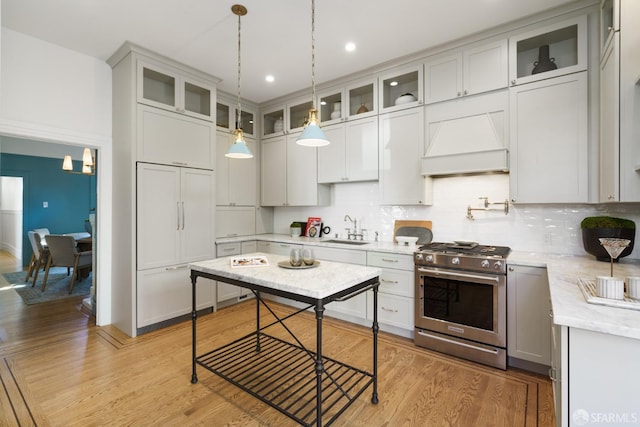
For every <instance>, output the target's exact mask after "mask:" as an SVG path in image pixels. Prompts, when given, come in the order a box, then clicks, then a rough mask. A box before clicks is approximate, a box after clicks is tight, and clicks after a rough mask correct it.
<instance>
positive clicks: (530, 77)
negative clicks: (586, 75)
mask: <svg viewBox="0 0 640 427" xmlns="http://www.w3.org/2000/svg"><path fill="white" fill-rule="evenodd" d="M586 69H587V17H586V15H583V16H580V17H577V18H573V19H570V20H567V21H562V22H558V23H555V24H551V25H548V26H546V27H542V28H537V29H535V30H532V31H529V32H527V33H524V34H520V35H518V36H515V37H511V38H510V39H509V82H510V84H511V86H515V85H519V84H524V83H530V82H533V81H537V80H542V79H548V78H551V77H558V76H562V75H565V74H570V73H576V72H578V71H585V70H586Z"/></svg>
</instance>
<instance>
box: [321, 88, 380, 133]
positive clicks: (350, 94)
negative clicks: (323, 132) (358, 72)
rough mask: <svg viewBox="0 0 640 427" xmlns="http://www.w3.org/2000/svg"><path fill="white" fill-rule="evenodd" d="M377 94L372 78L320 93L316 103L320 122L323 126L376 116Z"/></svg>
mask: <svg viewBox="0 0 640 427" xmlns="http://www.w3.org/2000/svg"><path fill="white" fill-rule="evenodd" d="M377 93H378V92H377V81H376V79H375V78H373V77H372V78H369V79H364V80H358V81H355V82H352V83H350V84H349V85H347V86H343V87H336V88H332V89H327V90H325V91H323V92H321V93H320V94H319V95H318V103H317V106H318V107H317V108H318V114H319V116H318V117H319V118H320V122H321V123H322V125H323V126H324V125H330V124H334V123H339V122H343V121H346V120H353V119H361V118H364V117H369V116H375V115H377V114H378V98H377Z"/></svg>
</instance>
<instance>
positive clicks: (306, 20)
mask: <svg viewBox="0 0 640 427" xmlns="http://www.w3.org/2000/svg"><path fill="white" fill-rule="evenodd" d="M0 1H1V2H2V26H3V27H7V28H10V29H12V30H14V31H18V32H21V33H24V34H28V35H31V36H33V37H36V38H39V39H43V40H47V41H49V42H51V43H54V44H57V45H60V46H63V47H66V48H69V49H72V50H75V51H78V52H82V53H85V54H87V55H90V56H93V57H96V58H99V59H102V60H106V59H107V58H108V57H109V56H111V54H112V53H113V52H114V51H115V50H116V49H117V48H118V47H120V45H121V44H122V43H123V42H124V41H126V40H129V41H131V42H133V43H136V44H138V45H141V46H143V47H146V48H148V49H151V50H153V51H156V52H158V53H161V54H164V55H166V56H168V57H171V58H174V59H176V60H177V61H180V62H183V63H185V64H188V65H191V66H193V67H195V68H197V69H200V70H202V71H205V72H208V73H210V74H213V75H215V76H217V77H219V78H221V79H222V80H223V81H222V83H221V84H220V85H219V88H220V89H222V90H224V91H226V92H229V93H231V94H235V93H236V84H237V25H238V20H237V16H236V15H233V13H232V12H231V6H232V5H233V4H234V3H236V2H237V3H240V4H243V5H244V6H246V7H247V9H248V14H247V15H246V16H244V17H243V18H242V96H243V98H247V99H250V100H252V101H254V102H257V103H261V102H264V101H266V100H269V99H273V98H276V97H278V96H281V95H286V94H289V93H292V92H295V91H298V90H301V89H305V88H309V87H310V86H311V0H237V1H235V0H229V1H221V0H0ZM573 2H575V0H393V1H391V0H386V1H384V0H378V1H375V0H373V1H372V0H316V31H315V39H316V83H318V84H320V83H322V82H327V81H330V80H333V79H335V78H338V77H340V76H345V75H348V74H351V73H354V72H357V71H360V70H364V69H367V68H370V67H373V66H375V65H378V64H381V63H384V62H387V61H389V60H392V59H394V58H399V57H403V56H406V55H409V54H412V53H415V52H419V51H423V50H425V49H428V48H431V47H434V46H438V45H440V44H443V43H446V42H448V41H451V40H455V39H458V38H461V37H465V36H468V35H471V34H474V33H478V32H480V31H483V30H486V29H488V28H491V27H495V26H498V25H500V24H503V23H506V22H509V21H513V20H516V19H518V18H521V17H525V16H529V15H532V14H535V13H538V12H540V11H544V10H547V9H550V8H554V7H558V6H561V5H565V4H567V3H573ZM347 41H353V42H355V43H356V44H357V49H356V51H355V52H351V53H348V52H346V51H345V50H344V45H345V43H346V42H347ZM267 74H273V75H274V76H275V79H276V80H275V82H274V83H267V82H265V75H267Z"/></svg>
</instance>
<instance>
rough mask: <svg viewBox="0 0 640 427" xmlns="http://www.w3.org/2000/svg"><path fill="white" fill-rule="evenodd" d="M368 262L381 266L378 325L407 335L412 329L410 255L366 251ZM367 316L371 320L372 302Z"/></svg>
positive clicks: (412, 297) (374, 265) (384, 329)
mask: <svg viewBox="0 0 640 427" xmlns="http://www.w3.org/2000/svg"><path fill="white" fill-rule="evenodd" d="M367 265H369V266H372V267H381V268H382V274H381V275H380V287H379V288H378V323H379V324H380V329H381V330H383V331H387V332H392V333H396V334H398V335H403V336H406V337H410V336H412V333H413V329H414V305H415V304H414V287H415V286H414V264H413V257H412V256H411V255H403V254H392V253H386V252H367ZM367 319H368V320H373V302H370V303H369V305H368V311H367Z"/></svg>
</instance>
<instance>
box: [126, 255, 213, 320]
mask: <svg viewBox="0 0 640 427" xmlns="http://www.w3.org/2000/svg"><path fill="white" fill-rule="evenodd" d="M214 286H215V282H214V281H213V280H209V279H206V278H204V277H198V281H197V282H196V307H197V309H198V310H202V309H205V308H209V307H213V306H214V305H215V304H214V301H213V299H214V297H213V296H214ZM191 290H192V286H191V279H190V277H189V269H188V268H187V265H182V266H179V267H167V268H164V267H163V268H155V269H151V270H144V271H139V272H138V274H137V290H136V293H137V298H136V301H137V327H138V328H142V327H144V326H148V325H152V324H154V323H158V322H161V321H163V320H168V319H173V318H174V317H178V316H182V315H185V314H188V313H191V311H192V305H191V304H192V301H191Z"/></svg>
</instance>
